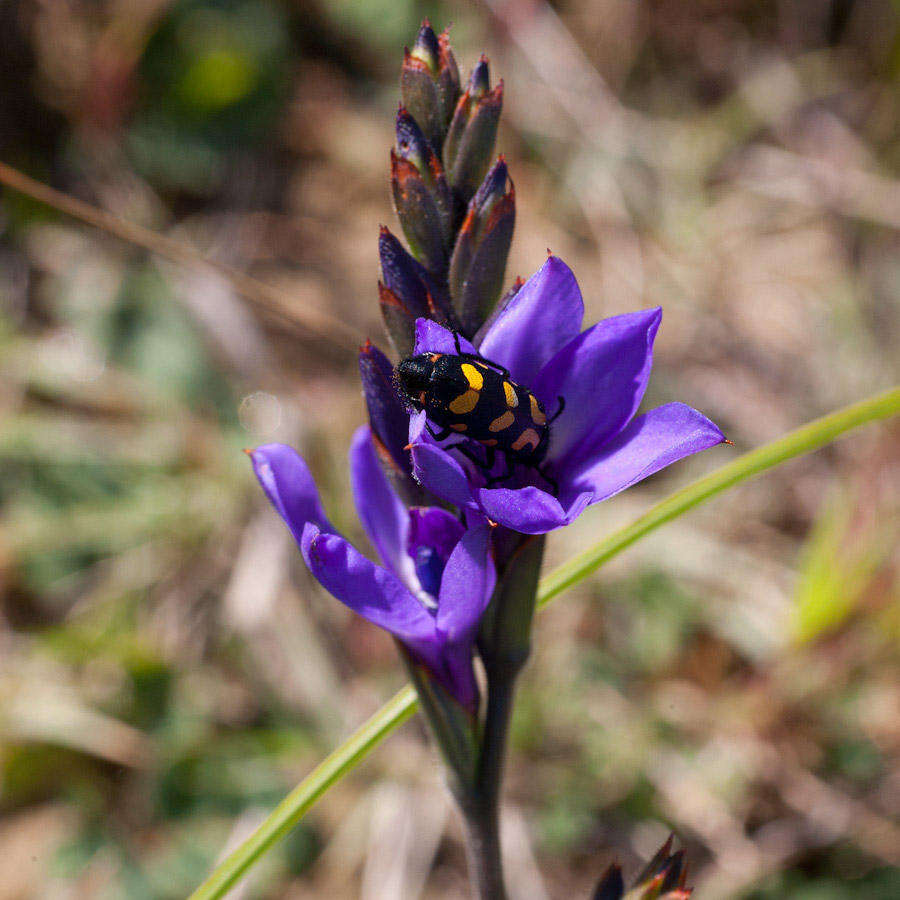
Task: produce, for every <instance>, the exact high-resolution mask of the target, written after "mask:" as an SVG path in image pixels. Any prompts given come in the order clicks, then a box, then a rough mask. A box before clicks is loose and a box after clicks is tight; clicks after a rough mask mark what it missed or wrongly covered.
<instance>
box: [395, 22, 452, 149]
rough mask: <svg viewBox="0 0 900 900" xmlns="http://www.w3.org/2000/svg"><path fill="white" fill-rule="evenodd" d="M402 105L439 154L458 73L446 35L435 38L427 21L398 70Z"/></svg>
mask: <svg viewBox="0 0 900 900" xmlns="http://www.w3.org/2000/svg"><path fill="white" fill-rule="evenodd" d="M400 95H401V97H402V98H403V105H404V106H405V107H406V108H407V109H408V110H409V112H410V114H411V115H412V117H413V118H414V119H415V120H416V122H417V123H418V125H419V127H420V128H421V129H422V132H423V134H424V135H425V137H426V138H427V139H428V140H429V141H430V142H431V144H432V146H434V148H435V150H437V151H438V152H439V151H440V149H441V146H442V145H443V143H444V138H445V136H446V134H447V126H448V125H449V124H450V118H451V116H452V115H453V110H454V108H455V107H456V101H457V98H458V97H459V69H458V68H457V66H456V60H455V59H454V58H453V52H452V51H451V49H450V42H449V39H448V37H447V32H446V31H445V32H444V33H443V34H442V35H441V36H440V37H438V36H437V35H435V33H434V31H433V30H432V28H431V25H430V24H429V23H428V21H427V20H426V21H425V22H423V24H422V27H421V28H420V29H419V34H418V35H417V36H416V43H415V44H414V45H413V49H412V50H411V51H410V50H407V51H406V53H405V54H404V58H403V67H402V69H401V70H400Z"/></svg>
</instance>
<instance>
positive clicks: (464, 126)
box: [444, 57, 503, 204]
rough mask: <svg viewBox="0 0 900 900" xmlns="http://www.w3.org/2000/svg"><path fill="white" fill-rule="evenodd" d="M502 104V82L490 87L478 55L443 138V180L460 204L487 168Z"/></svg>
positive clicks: (469, 197) (487, 73)
mask: <svg viewBox="0 0 900 900" xmlns="http://www.w3.org/2000/svg"><path fill="white" fill-rule="evenodd" d="M502 108H503V82H502V81H501V82H500V83H499V84H498V85H497V87H495V88H494V89H493V90H491V89H490V73H489V69H488V62H487V59H485V57H482V58H481V59H480V60H479V62H478V64H477V65H476V66H475V68H474V69H473V70H472V75H471V77H470V78H469V84H468V86H467V87H466V90H465V92H464V93H463V95H462V96H461V97H460V98H459V101H458V102H457V104H456V109H455V110H454V112H453V118H452V120H451V122H450V128H449V130H448V132H447V138H446V140H445V141H444V167H445V169H446V172H447V180H448V181H449V182H450V187H451V188H452V189H453V192H454V194H455V195H456V197H457V200H458V202H460V203H461V204H466V203H468V202H469V200H470V199H471V198H472V196H473V195H474V194H475V191H476V190H477V189H478V186H479V185H480V184H481V181H482V179H483V178H484V175H485V172H487V169H488V165H489V164H490V161H491V157H492V156H493V154H494V143H495V141H496V139H497V123H498V122H499V121H500V111H501V109H502Z"/></svg>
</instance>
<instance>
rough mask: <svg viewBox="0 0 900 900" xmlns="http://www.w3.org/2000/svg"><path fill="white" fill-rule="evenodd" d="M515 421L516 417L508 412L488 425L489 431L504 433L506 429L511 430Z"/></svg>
mask: <svg viewBox="0 0 900 900" xmlns="http://www.w3.org/2000/svg"><path fill="white" fill-rule="evenodd" d="M515 421H516V417H515V416H514V415H513V414H512V413H511V412H510V411H509V410H507V411H506V412H505V413H503V414H502V415H499V416H497V418H496V419H494V421H493V422H491V424H490V425H488V431H503V429H504V428H509V426H510V425H512V423H513V422H515Z"/></svg>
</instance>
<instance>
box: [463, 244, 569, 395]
mask: <svg viewBox="0 0 900 900" xmlns="http://www.w3.org/2000/svg"><path fill="white" fill-rule="evenodd" d="M582 318H584V303H583V301H582V299H581V291H580V290H579V289H578V282H577V281H576V280H575V276H574V275H573V274H572V270H571V269H570V268H569V267H568V266H567V265H566V264H565V263H564V262H563V261H562V260H561V259H560V258H559V257H557V256H551V257H549V258H548V259H547V261H546V262H545V263H544V265H542V266H541V267H540V269H538V271H537V272H535V273H534V275H532V276H531V278H529V279H528V281H526V282H525V284H524V285H523V286H522V289H521V290H520V291H519V292H518V293H517V294H516V295H515V297H513V298H512V300H511V301H510V302H509V303H508V304H507V306H506V308H505V309H504V310H503V312H502V313H500V314H499V315H498V316H497V318H496V320H495V321H494V324H493V325H491V327H490V329H489V330H488V332H487V334H485V336H484V340H483V341H482V342H481V347H480V351H481V354H482V355H483V356H484V357H485V358H486V359H489V360H490V361H491V362H494V363H497V364H499V365H501V366H506V368H508V369H509V371H510V374H511V375H512V378H513V381H517V382H518V383H519V384H523V385H525V386H526V387H531V386H532V385H533V384H534V382H535V379H536V377H537V374H538V372H539V371H540V370H541V368H542V367H543V366H544V364H545V363H547V362H548V361H549V360H550V359H552V358H553V356H554V355H555V354H556V353H557V352H558V351H559V350H560V349H561V348H563V347H564V346H565V345H566V344H568V343H569V341H571V340H572V339H573V338H575V337H577V336H578V332H579V331H581V320H582Z"/></svg>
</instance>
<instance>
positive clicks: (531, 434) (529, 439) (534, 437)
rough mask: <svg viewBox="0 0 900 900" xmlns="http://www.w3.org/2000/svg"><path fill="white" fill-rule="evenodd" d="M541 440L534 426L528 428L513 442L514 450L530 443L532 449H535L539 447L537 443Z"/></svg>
mask: <svg viewBox="0 0 900 900" xmlns="http://www.w3.org/2000/svg"><path fill="white" fill-rule="evenodd" d="M540 442H541V439H540V437H539V435H538V433H537V432H536V431H535V430H534V429H533V428H526V429H525V430H524V431H523V432H522V433H521V434H520V435H519V436H518V437H517V438H516V439H515V441H514V442H513V445H512V449H513V450H521V449H523V448H524V447H525V445H526V444H530V445H531V446H530V447H529V449H530V450H534V449H536V448H537V445H538V444H539V443H540Z"/></svg>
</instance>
